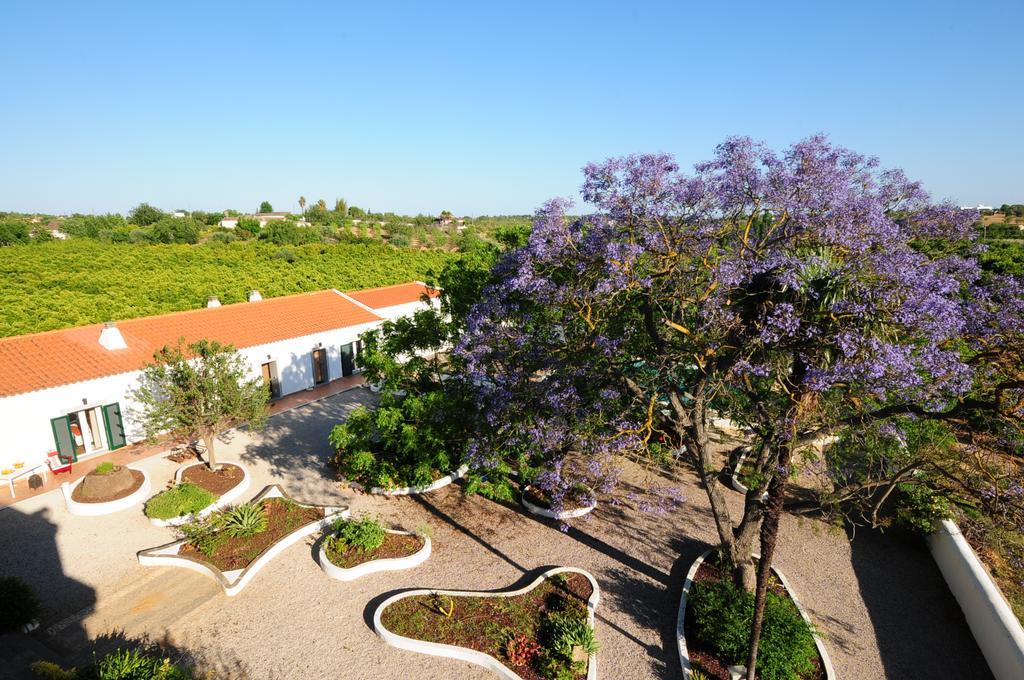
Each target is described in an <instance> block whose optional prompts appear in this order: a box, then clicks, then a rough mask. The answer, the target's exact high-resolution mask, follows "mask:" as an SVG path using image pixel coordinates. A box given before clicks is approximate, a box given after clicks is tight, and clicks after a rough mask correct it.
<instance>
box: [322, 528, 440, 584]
mask: <svg viewBox="0 0 1024 680" xmlns="http://www.w3.org/2000/svg"><path fill="white" fill-rule="evenodd" d="M387 533H389V534H400V535H405V536H420V537H421V538H423V547H422V548H420V549H419V550H417V551H416V552H414V553H413V554H412V555H406V556H405V557H388V558H384V559H380V560H370V561H369V562H363V563H362V564H357V565H356V566H354V567H348V568H345V567H339V566H338V565H336V564H334V563H333V562H331V561H330V560H329V559H328V558H327V551H326V550H324V542H323V541H321V542H320V552H319V555H318V558H317V561H318V562H319V563H320V568H321V569H323V570H324V573H325V574H327V575H328V576H330V577H331V578H333V579H335V580H337V581H354V580H356V579H357V578H359V577H360V576H366V575H367V574H373V573H376V572H378V571H399V570H401V569H412V568H413V567H418V566H419V565H421V564H423V563H424V562H426V561H427V558H428V557H430V550H431V547H430V537H429V536H425V535H423V534H417V533H415V532H412V531H399V530H397V529H388V530H387Z"/></svg>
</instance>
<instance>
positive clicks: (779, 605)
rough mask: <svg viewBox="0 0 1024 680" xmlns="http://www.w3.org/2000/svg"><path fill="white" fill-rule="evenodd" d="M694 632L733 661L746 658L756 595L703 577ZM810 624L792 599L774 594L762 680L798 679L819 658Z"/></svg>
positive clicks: (760, 662)
mask: <svg viewBox="0 0 1024 680" xmlns="http://www.w3.org/2000/svg"><path fill="white" fill-rule="evenodd" d="M688 606H689V608H690V614H691V615H692V616H693V624H694V626H693V631H694V635H695V636H696V637H697V639H698V640H700V641H701V642H702V643H703V644H705V645H708V646H709V647H710V648H711V649H713V650H715V652H716V653H717V654H719V655H721V656H722V657H723V659H724V660H725V661H726V662H728V663H730V664H742V663H746V661H747V653H748V645H747V643H748V642H749V640H750V627H751V623H752V621H753V618H754V595H753V593H748V592H746V591H745V590H743V589H742V588H740V587H739V586H737V585H736V584H734V583H733V582H732V581H727V580H726V581H698V582H696V583H694V585H693V589H692V590H691V591H690V597H689V601H688ZM817 654H818V652H817V648H816V647H815V646H814V636H813V633H812V630H811V627H810V625H809V624H808V623H807V622H806V621H804V619H803V617H802V616H800V612H799V610H797V608H796V605H794V604H793V603H792V601H790V600H789V599H787V598H785V597H783V596H781V595H778V594H777V593H773V592H769V593H768V597H767V598H766V600H765V608H764V624H763V627H762V630H761V642H760V644H759V645H758V657H757V671H758V675H759V676H760V677H761V678H762V679H763V680H799V678H800V677H802V676H803V675H805V674H807V673H808V672H809V671H811V670H812V669H813V668H814V660H815V659H816V658H817Z"/></svg>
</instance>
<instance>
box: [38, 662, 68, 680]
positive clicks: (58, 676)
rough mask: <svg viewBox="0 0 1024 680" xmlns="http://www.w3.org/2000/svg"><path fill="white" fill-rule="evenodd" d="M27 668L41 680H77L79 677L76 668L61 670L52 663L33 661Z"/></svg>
mask: <svg viewBox="0 0 1024 680" xmlns="http://www.w3.org/2000/svg"><path fill="white" fill-rule="evenodd" d="M28 668H29V670H30V671H32V672H33V673H35V674H36V675H38V676H39V677H40V678H43V680H78V679H79V677H80V676H81V673H79V672H78V669H77V668H67V669H65V668H61V667H60V666H58V665H57V664H55V663H53V662H52V661H33V662H32V663H31V664H29V667H28Z"/></svg>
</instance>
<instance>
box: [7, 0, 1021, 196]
mask: <svg viewBox="0 0 1024 680" xmlns="http://www.w3.org/2000/svg"><path fill="white" fill-rule="evenodd" d="M633 5H634V3H626V2H618V3H603V2H594V1H588V2H577V3H569V2H553V1H551V0H548V1H547V2H542V3H533V2H515V3H499V2H480V1H476V2H465V3H462V2H429V3H428V2H410V3H408V4H404V3H402V4H398V3H366V2H360V3H353V2H322V3H314V2H289V3H283V2H278V3H260V2H245V3H227V2H202V3H198V2H197V3H192V2H178V1H176V2H169V1H161V2H153V1H146V2H138V1H136V2H132V3H124V4H114V3H101V2H96V3H93V2H80V1H78V2H74V3H66V4H64V3H51V2H43V1H24V0H20V1H19V0H7V1H6V2H4V3H2V6H0V101H2V106H0V210H19V211H41V212H70V211H82V212H103V211H118V212H123V211H126V210H127V209H128V208H130V207H131V206H132V205H134V204H136V203H138V202H140V201H149V202H151V203H153V204H155V205H158V206H160V207H162V208H166V209H173V208H188V209H222V208H226V207H233V208H236V209H240V210H253V209H255V208H256V207H257V206H258V203H259V201H260V200H262V199H268V200H270V201H272V202H273V204H274V207H275V208H276V209H279V210H281V209H291V210H297V205H296V200H297V198H298V196H299V195H300V194H303V195H305V196H306V197H307V198H308V199H310V201H311V202H312V201H315V200H316V199H318V198H324V199H326V200H327V201H328V202H329V203H333V201H334V199H335V198H336V197H344V198H346V199H348V200H349V202H350V203H355V204H357V205H360V206H362V207H364V208H370V209H373V210H378V211H383V210H395V211H398V212H405V213H418V212H425V213H437V212H439V211H440V210H442V209H449V210H452V211H454V212H456V213H460V214H471V215H477V214H497V213H523V212H532V211H533V210H534V209H535V208H536V207H537V206H538V205H539V204H540V203H541V202H542V201H543V200H545V199H547V198H549V197H552V196H566V195H569V196H576V195H577V191H578V187H579V184H580V172H579V169H580V167H581V166H582V165H583V164H585V163H586V162H588V161H592V160H600V159H603V158H606V157H608V156H612V155H620V154H625V153H631V152H642V151H666V152H670V153H674V154H676V156H677V157H678V158H679V160H680V161H681V162H682V163H683V164H684V166H689V165H691V164H692V163H693V162H694V161H697V160H701V159H704V158H707V157H708V156H709V155H710V154H711V152H712V150H713V148H714V146H715V144H717V143H718V142H719V141H721V140H722V139H723V138H724V137H725V136H727V135H732V134H745V135H750V136H753V137H756V138H760V139H764V140H766V141H767V142H769V143H770V144H772V145H774V146H777V147H781V146H784V145H786V144H788V143H790V142H792V141H795V140H796V139H798V138H801V137H803V136H805V135H808V134H811V133H814V132H825V133H828V134H829V135H831V137H832V138H833V140H835V141H836V142H838V143H841V144H844V145H846V146H849V147H852V148H854V149H856V150H858V151H862V152H864V153H868V154H873V155H877V156H879V157H880V158H881V159H882V161H883V163H884V164H885V165H887V166H898V167H903V168H905V169H906V170H907V171H908V173H909V174H910V175H911V176H912V177H915V178H917V179H921V180H923V181H924V182H925V185H926V186H927V187H928V188H929V189H930V190H931V191H932V192H933V193H934V194H935V195H937V196H939V197H948V198H953V199H956V200H957V201H960V202H963V203H978V202H983V203H996V204H997V205H998V204H999V203H1001V202H1024V40H1022V38H1021V33H1020V31H1019V29H1020V26H1021V25H1024V2H1021V1H1020V0H1004V1H1003V2H989V1H986V0H981V1H976V2H970V3H965V2H958V3H954V2H928V3H925V2H895V1H893V0H890V1H889V2H859V3H833V2H820V1H819V2H807V3H793V2H788V3H787V2H763V1H761V2H756V3H749V4H746V3H737V2H700V3H690V2H679V1H677V2H649V3H635V6H633Z"/></svg>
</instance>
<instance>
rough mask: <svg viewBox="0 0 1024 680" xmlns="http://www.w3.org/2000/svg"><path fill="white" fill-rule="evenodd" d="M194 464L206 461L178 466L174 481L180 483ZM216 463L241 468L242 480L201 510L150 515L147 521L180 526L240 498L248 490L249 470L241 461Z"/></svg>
mask: <svg viewBox="0 0 1024 680" xmlns="http://www.w3.org/2000/svg"><path fill="white" fill-rule="evenodd" d="M196 465H206V463H192V464H191V465H185V466H183V467H180V468H178V471H177V472H175V473H174V483H175V484H181V480H182V479H183V478H184V476H185V470H187V469H189V468H191V467H195V466H196ZM218 465H234V466H235V467H237V468H241V470H242V481H240V482H239V483H238V484H235V485H234V486H233V487H231V488H230V489H228V490H227V493H225V494H224V495H223V496H221V497H220V498H218V499H217V500H215V501H214V502H213V503H211V504H210V505H207V506H206V507H205V508H203V509H202V510H199V511H198V512H194V513H189V514H187V515H181V516H180V517H172V518H171V519H157V518H155V517H150V518H149V523H150V524H152V525H154V526H158V527H176V526H180V525H182V524H186V523H188V522H191V521H192V520H193V519H196V518H201V517H206V516H207V515H209V514H210V513H211V512H213V511H214V510H220V509H221V508H224V507H227V506H228V505H230V504H231V503H234V502H235V501H236V500H238V499H239V498H241V496H242V494H243V493H245V492H246V491H248V490H249V483H250V481H251V480H250V477H249V471H248V470H247V469H245V467H244V466H243V465H242V464H241V463H236V462H235V461H233V460H224V461H220V462H219V463H218Z"/></svg>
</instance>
